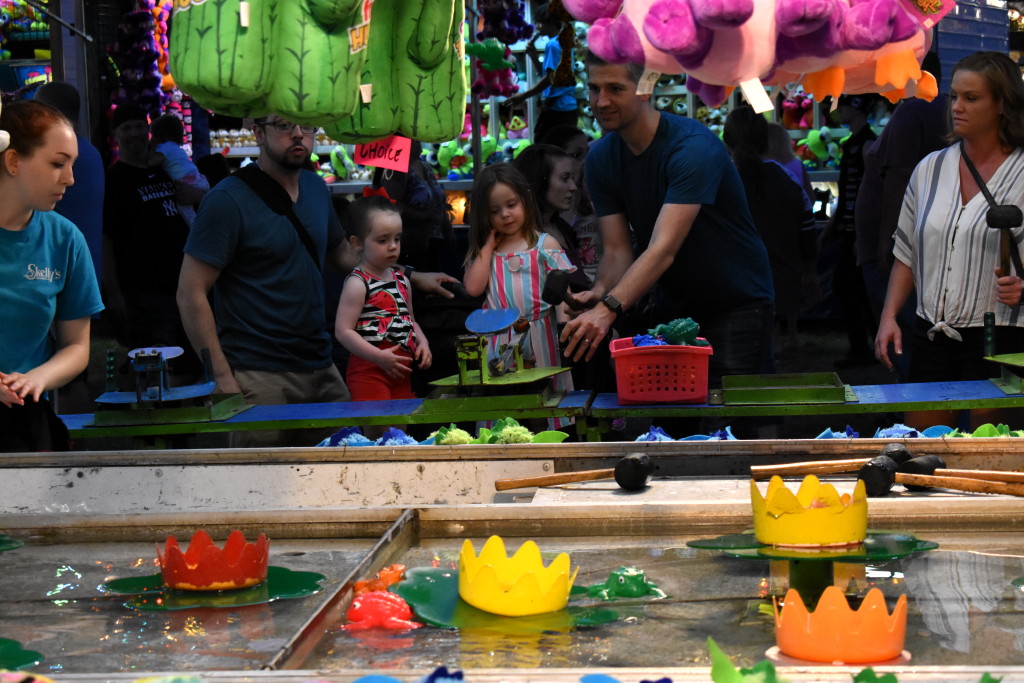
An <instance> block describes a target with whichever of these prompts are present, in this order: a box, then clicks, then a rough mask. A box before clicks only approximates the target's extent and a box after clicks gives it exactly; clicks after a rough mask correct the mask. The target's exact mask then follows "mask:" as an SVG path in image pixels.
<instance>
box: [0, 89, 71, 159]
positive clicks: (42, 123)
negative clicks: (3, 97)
mask: <svg viewBox="0 0 1024 683" xmlns="http://www.w3.org/2000/svg"><path fill="white" fill-rule="evenodd" d="M61 124H63V125H65V126H67V127H68V128H70V129H71V130H74V128H73V127H72V126H71V122H70V121H68V119H67V117H66V116H64V115H63V114H61V113H60V112H59V111H58V110H57V109H56V108H54V107H51V106H50V105H48V104H43V103H42V102H35V101H33V100H17V101H15V102H11V103H10V104H8V105H5V106H4V108H3V111H2V112H0V130H5V131H7V132H8V133H10V135H11V144H10V147H8V149H13V150H14V151H16V152H17V153H18V154H20V155H21V156H24V157H30V156H32V155H33V154H34V153H35V152H36V150H38V149H39V148H40V147H42V146H43V145H44V144H46V134H47V133H49V132H50V129H51V128H53V127H55V126H59V125H61ZM5 151H6V150H5ZM5 163H6V162H5Z"/></svg>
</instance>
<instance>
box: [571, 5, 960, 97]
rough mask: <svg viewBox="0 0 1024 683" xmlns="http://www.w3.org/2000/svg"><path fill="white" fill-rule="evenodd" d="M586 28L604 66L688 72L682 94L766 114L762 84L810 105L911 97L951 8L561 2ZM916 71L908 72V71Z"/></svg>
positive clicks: (933, 6)
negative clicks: (792, 90) (855, 95)
mask: <svg viewBox="0 0 1024 683" xmlns="http://www.w3.org/2000/svg"><path fill="white" fill-rule="evenodd" d="M563 1H564V4H565V7H566V9H568V10H569V12H570V13H571V14H572V15H573V16H575V17H576V18H577V19H579V20H580V21H584V22H587V23H591V24H592V26H591V28H590V32H589V34H588V39H587V40H588V43H589V44H590V47H591V49H592V50H593V52H594V53H595V54H597V55H598V56H599V57H601V58H602V59H604V60H606V61H609V62H614V63H624V62H633V63H638V64H643V65H645V66H646V67H647V68H648V69H649V70H651V71H656V72H659V73H680V72H683V71H685V72H686V73H687V74H689V76H690V78H689V79H688V80H687V89H688V90H690V91H691V92H695V93H697V94H698V95H699V96H700V97H701V99H703V100H704V101H705V102H706V103H708V104H712V105H715V104H718V103H719V102H720V101H721V100H722V99H724V98H725V96H727V95H728V93H729V91H730V88H732V87H740V88H743V89H744V93H745V94H746V96H747V99H748V100H749V101H751V102H754V103H755V104H757V102H758V101H760V102H761V103H762V104H761V105H759V106H761V107H768V108H770V106H771V105H770V101H769V100H768V99H767V97H763V95H764V90H763V87H762V81H764V82H765V83H769V84H780V85H782V84H787V83H790V82H800V83H802V84H803V86H804V90H805V91H807V92H809V93H812V94H813V96H814V97H815V99H819V100H820V99H822V98H823V97H824V96H825V95H828V94H832V95H836V94H838V93H839V92H883V93H885V92H887V91H892V90H900V91H903V92H906V93H907V94H911V93H913V92H915V91H917V90H918V88H917V81H918V80H921V79H924V81H925V84H926V88H924V89H922V92H921V93H919V94H921V95H922V96H926V95H927V94H928V93H925V92H923V90H928V91H929V92H930V86H929V84H928V79H927V77H925V76H923V74H922V73H921V70H920V67H919V64H920V59H921V58H922V57H923V55H924V51H925V50H926V49H927V46H926V44H927V40H928V33H929V30H930V29H931V27H932V26H934V25H935V23H936V22H937V21H938V20H939V19H941V18H942V17H943V16H944V15H945V14H946V13H947V12H949V11H950V9H952V7H953V4H954V3H953V2H952V0H935V2H930V3H927V4H921V5H916V4H914V3H911V2H904V0H624V1H621V0H563ZM912 62H913V64H911V63H912Z"/></svg>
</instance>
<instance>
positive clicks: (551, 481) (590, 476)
mask: <svg viewBox="0 0 1024 683" xmlns="http://www.w3.org/2000/svg"><path fill="white" fill-rule="evenodd" d="M614 478H615V469H614V468H611V469H607V470H586V471H583V472H558V473H556V474H542V475H539V476H536V477H517V478H514V479H498V480H496V481H495V482H494V490H495V491H507V490H508V489H525V488H532V487H534V486H554V485H556V484H572V483H573V482H577V481H594V480H595V479H614Z"/></svg>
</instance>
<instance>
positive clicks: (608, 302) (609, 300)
mask: <svg viewBox="0 0 1024 683" xmlns="http://www.w3.org/2000/svg"><path fill="white" fill-rule="evenodd" d="M601 303H603V304H604V305H605V306H607V307H608V308H610V309H611V311H612V313H614V314H615V315H622V302H621V301H619V300H618V299H616V298H615V297H614V296H612V295H611V294H609V295H607V296H605V298H603V299H601Z"/></svg>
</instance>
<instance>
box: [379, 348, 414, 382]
mask: <svg viewBox="0 0 1024 683" xmlns="http://www.w3.org/2000/svg"><path fill="white" fill-rule="evenodd" d="M401 350H402V347H401V346H392V347H390V348H387V349H381V350H380V355H379V356H378V357H377V360H376V361H375V362H376V363H377V365H379V366H380V367H381V369H382V370H383V371H384V374H385V375H387V376H388V377H390V378H391V379H401V378H402V377H405V376H406V375H409V374H411V373H412V368H411V367H409V365H410V358H409V357H408V356H401V355H399V352H400V351H401Z"/></svg>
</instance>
